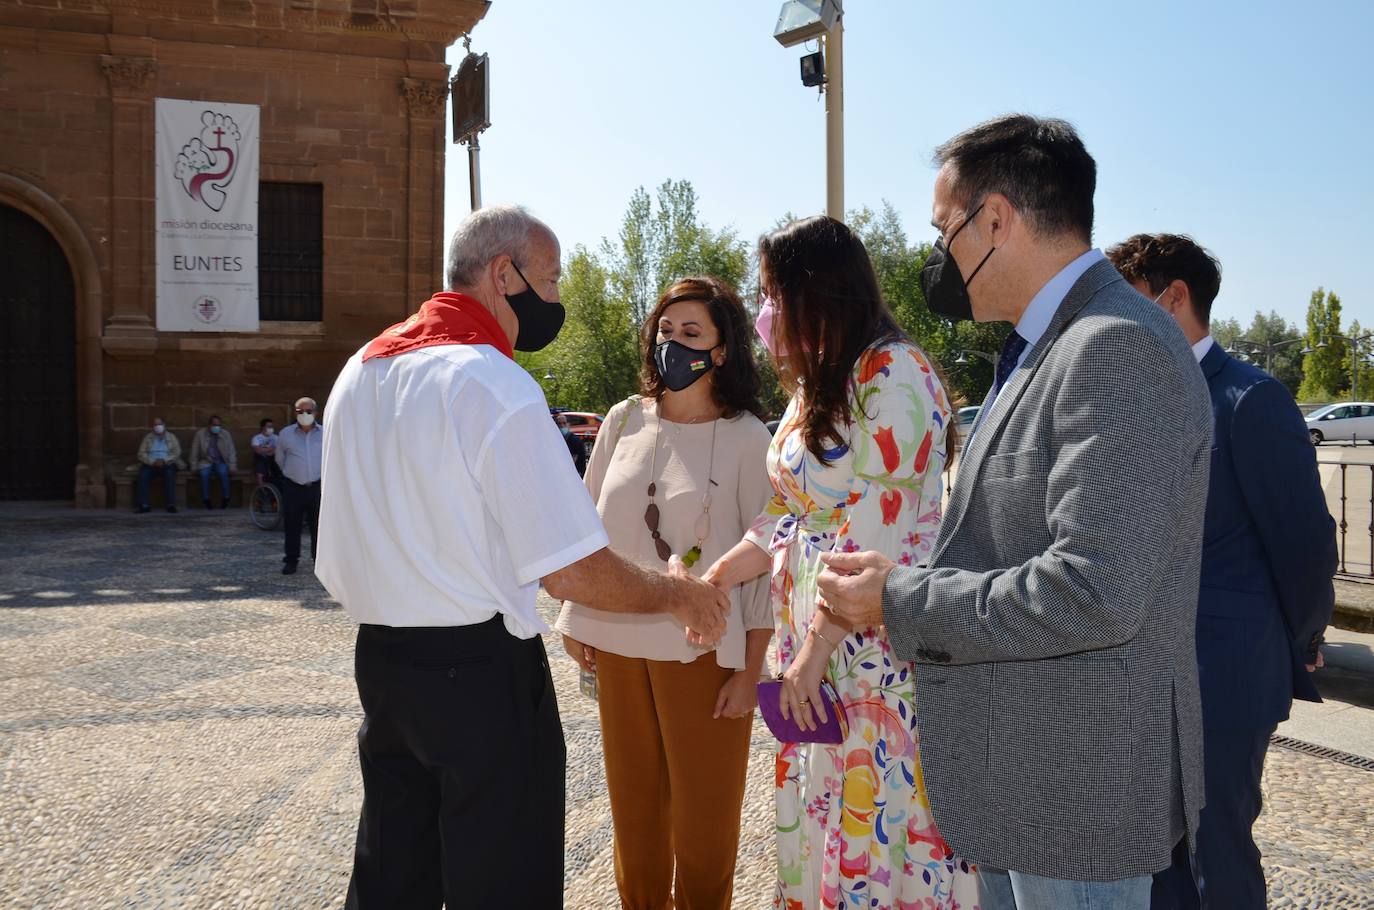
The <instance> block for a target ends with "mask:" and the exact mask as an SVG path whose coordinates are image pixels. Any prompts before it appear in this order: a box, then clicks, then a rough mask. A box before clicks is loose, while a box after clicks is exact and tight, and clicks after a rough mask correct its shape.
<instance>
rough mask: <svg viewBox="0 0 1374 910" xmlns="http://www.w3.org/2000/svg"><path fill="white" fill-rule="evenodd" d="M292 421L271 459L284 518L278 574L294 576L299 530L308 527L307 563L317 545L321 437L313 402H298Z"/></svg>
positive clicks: (322, 451)
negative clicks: (283, 546) (277, 474)
mask: <svg viewBox="0 0 1374 910" xmlns="http://www.w3.org/2000/svg"><path fill="white" fill-rule="evenodd" d="M295 412H296V420H295V422H294V423H292V424H291V426H289V427H285V428H284V429H283V430H282V431H281V434H280V435H278V436H277V446H276V451H275V453H274V454H273V457H274V458H275V459H276V461H277V467H279V468H281V474H282V476H281V487H282V490H281V496H282V512H283V513H284V517H285V518H286V554H285V556H284V557H283V559H282V567H281V574H283V575H294V574H295V572H296V563H297V562H298V561H299V560H300V558H301V526H302V525H309V526H310V560H311V562H314V560H315V553H316V550H317V549H318V547H317V546H316V544H317V543H318V542H319V539H320V533H319V521H320V476H321V465H322V461H323V456H324V433H323V431H322V430H321V429H320V425H319V424H318V423H317V422H316V421H315V399H313V398H298V399H296V405H295Z"/></svg>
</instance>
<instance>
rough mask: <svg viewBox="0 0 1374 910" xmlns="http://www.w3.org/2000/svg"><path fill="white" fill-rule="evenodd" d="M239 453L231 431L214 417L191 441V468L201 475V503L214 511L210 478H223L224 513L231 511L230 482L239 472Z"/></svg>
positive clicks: (222, 498) (222, 507)
mask: <svg viewBox="0 0 1374 910" xmlns="http://www.w3.org/2000/svg"><path fill="white" fill-rule="evenodd" d="M238 457H239V456H238V452H237V451H236V450H235V449H234V440H233V439H232V438H230V436H229V431H228V430H226V429H225V428H224V427H222V426H221V425H220V420H219V417H218V416H212V417H211V418H210V419H209V420H208V421H206V424H205V426H203V427H201V428H200V429H199V430H196V435H195V436H194V437H192V439H191V467H192V468H194V469H195V470H196V472H197V473H198V474H200V501H201V502H202V503H203V504H204V505H205V508H207V509H208V508H210V475H211V474H214V475H215V476H216V477H218V478H219V489H220V501H219V507H220V508H221V509H227V508H229V478H230V477H232V476H233V475H234V474H235V473H236V472H237V469H238V468H237V466H238Z"/></svg>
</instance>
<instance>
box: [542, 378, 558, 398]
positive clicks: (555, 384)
mask: <svg viewBox="0 0 1374 910" xmlns="http://www.w3.org/2000/svg"><path fill="white" fill-rule="evenodd" d="M544 381H545V382H546V383H548V384H549V385H550V386H552V388H553V391H552V392H550V393H549V407H553V406H554V404H555V402H556V401H557V399H558V377H557V376H555V375H553V371H552V370H549V371H547V372H546V373H544Z"/></svg>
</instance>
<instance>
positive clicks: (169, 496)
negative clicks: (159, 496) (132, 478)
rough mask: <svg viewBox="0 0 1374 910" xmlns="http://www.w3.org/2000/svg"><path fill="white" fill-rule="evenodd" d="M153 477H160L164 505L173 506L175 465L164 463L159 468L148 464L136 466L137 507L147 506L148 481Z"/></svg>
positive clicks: (174, 499) (174, 498) (175, 501)
mask: <svg viewBox="0 0 1374 910" xmlns="http://www.w3.org/2000/svg"><path fill="white" fill-rule="evenodd" d="M154 477H161V478H162V483H163V487H162V490H163V500H164V502H163V503H162V504H163V505H164V506H175V505H176V504H177V466H176V465H174V464H165V465H163V466H162V467H160V468H155V467H153V466H152V465H150V464H145V465H139V467H138V506H139V508H145V509H146V508H147V507H148V483H149V481H151V480H152V479H153V478H154Z"/></svg>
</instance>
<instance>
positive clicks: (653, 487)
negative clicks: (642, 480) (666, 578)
mask: <svg viewBox="0 0 1374 910" xmlns="http://www.w3.org/2000/svg"><path fill="white" fill-rule="evenodd" d="M657 492H658V484H656V483H651V484H649V508H647V509H645V510H644V523H645V524H646V525H648V526H649V536H650V537H652V538H653V539H654V552H655V553H657V554H658V558H659V559H661V560H663V561H664V562H667V561H668V560H669V558H671V557H672V555H673V548H672V547H670V546H668V541H666V540H664V539H663V535H661V534H659V533H658V503H657V502H655V501H654V494H655V493H657Z"/></svg>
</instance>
